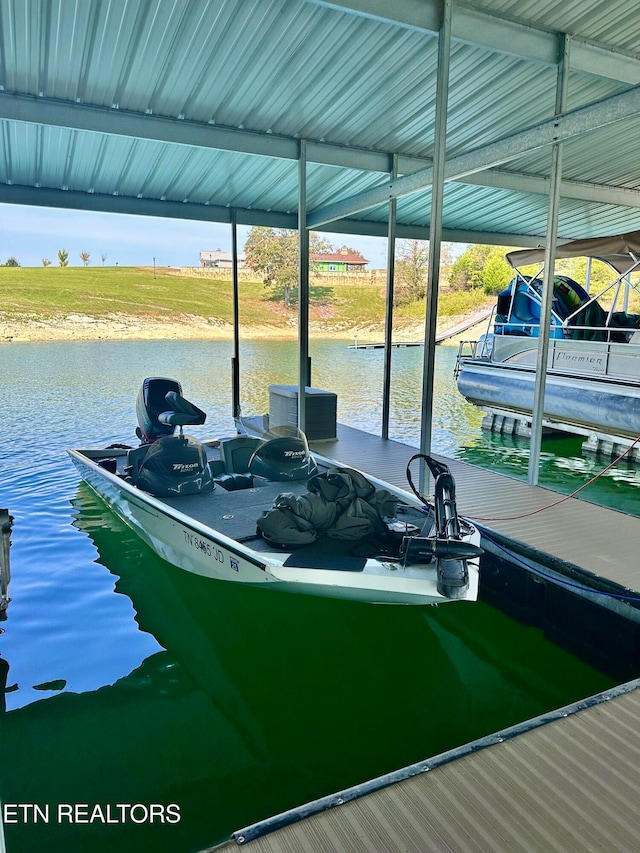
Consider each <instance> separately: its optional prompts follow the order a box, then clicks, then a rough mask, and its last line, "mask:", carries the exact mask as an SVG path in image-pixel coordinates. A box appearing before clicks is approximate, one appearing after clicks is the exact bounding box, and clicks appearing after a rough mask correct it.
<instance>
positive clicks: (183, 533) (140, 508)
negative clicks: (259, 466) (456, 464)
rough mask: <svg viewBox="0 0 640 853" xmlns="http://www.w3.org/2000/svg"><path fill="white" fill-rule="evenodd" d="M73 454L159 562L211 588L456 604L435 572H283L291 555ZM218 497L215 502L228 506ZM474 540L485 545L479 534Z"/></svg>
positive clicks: (374, 563)
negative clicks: (223, 528) (256, 544)
mask: <svg viewBox="0 0 640 853" xmlns="http://www.w3.org/2000/svg"><path fill="white" fill-rule="evenodd" d="M68 452H69V455H70V457H71V459H72V461H73V464H74V465H75V467H76V468H77V470H78V471H79V473H80V475H81V477H82V479H83V480H84V481H85V482H86V483H87V484H88V485H89V486H90V487H91V489H93V491H94V492H95V493H96V494H97V495H98V496H99V497H100V498H101V499H102V500H103V501H105V503H106V504H107V505H108V506H109V507H110V508H111V509H112V510H113V511H114V512H115V513H116V514H117V515H118V516H119V517H120V518H121V519H122V520H123V521H124V522H125V523H126V524H127V525H129V526H130V527H131V528H132V529H133V530H134V531H135V532H136V533H137V534H138V535H139V536H140V538H141V539H142V540H143V541H144V542H146V544H147V545H149V547H151V548H152V549H153V551H155V553H156V554H158V555H159V556H160V557H162V558H163V559H164V560H166V561H167V562H169V563H171V564H172V565H174V566H177V567H178V568H180V569H183V570H185V571H188V572H191V573H193V574H197V575H201V576H203V577H207V578H210V579H212V580H221V581H228V582H233V583H244V584H248V585H251V586H260V587H265V588H269V589H274V590H279V591H284V592H294V593H302V594H308V595H313V596H320V597H326V598H338V599H346V600H351V601H360V602H367V603H375V604H411V605H424V604H440V603H444V602H446V601H449V600H450V599H448V598H446V597H444V596H443V595H441V594H440V593H439V592H438V590H437V573H436V569H435V566H434V565H421V566H407V567H402V566H399V565H398V564H397V563H391V562H385V561H383V560H378V559H368V560H367V561H366V567H365V569H364V571H361V572H358V571H341V570H333V569H325V568H306V567H302V566H295V565H285V562H286V560H287V558H288V557H289V556H290V555H289V554H288V553H286V552H285V553H281V552H278V553H277V554H274V553H272V552H262V551H256V550H253V549H251V548H250V547H247V546H246V545H243V544H242V543H241V542H236V541H235V540H233V539H230V538H229V537H227V536H225V535H224V534H222V533H220V532H219V531H217V530H214V529H212V528H210V527H208V526H207V525H206V524H203V523H202V522H200V521H198V520H197V519H195V518H192V517H191V516H188V515H186V514H184V513H182V512H180V511H179V510H178V509H176V508H175V506H171V505H169V504H167V503H165V502H163V501H162V500H159V499H158V498H155V497H153V496H152V495H149V494H147V493H146V492H143V491H141V490H139V489H137V488H136V487H135V486H133V485H131V484H130V483H128V482H127V481H125V480H124V479H123V478H121V477H119V476H117V475H116V474H113V473H111V472H110V471H108V470H106V469H105V468H103V467H102V466H100V465H98V464H97V461H98V460H99V455H100V454H99V451H94V452H89V451H78V450H70V451H68ZM109 452H110V453H111V454H113V453H114V451H109ZM87 454H89V455H87ZM103 455H107V454H104V453H103ZM116 455H117V454H116ZM91 457H93V458H91ZM285 485H286V484H284V483H283V487H284V486H285ZM283 490H286V489H283ZM220 491H221V494H220V495H218V496H216V498H215V499H218V500H224V492H223V491H222V490H220ZM396 491H399V490H396ZM406 497H407V498H410V496H409V495H406ZM475 537H476V539H477V542H476V544H479V534H477V531H476V532H475ZM468 565H469V588H468V590H467V592H466V593H465V595H464V596H463V598H462V599H461V600H469V601H475V600H476V598H477V595H478V560H477V559H473V560H469V561H468Z"/></svg>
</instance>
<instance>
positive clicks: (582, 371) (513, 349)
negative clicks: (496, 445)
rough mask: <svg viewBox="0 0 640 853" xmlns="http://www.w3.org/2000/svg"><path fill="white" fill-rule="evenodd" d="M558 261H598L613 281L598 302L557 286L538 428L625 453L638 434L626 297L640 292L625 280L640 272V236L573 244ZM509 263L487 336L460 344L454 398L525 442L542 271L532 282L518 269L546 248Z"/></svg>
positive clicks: (639, 411) (636, 360) (638, 373)
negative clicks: (507, 282) (510, 275)
mask: <svg viewBox="0 0 640 853" xmlns="http://www.w3.org/2000/svg"><path fill="white" fill-rule="evenodd" d="M556 256H557V258H576V257H587V258H592V259H597V260H600V261H603V262H604V263H605V264H607V265H608V266H609V267H610V268H611V270H612V271H613V273H614V276H615V277H614V280H613V281H612V282H611V283H610V284H609V285H608V286H607V287H605V288H604V289H602V290H600V291H599V292H598V293H596V294H595V295H590V294H589V293H588V292H587V290H586V289H585V288H584V287H582V286H581V285H580V284H579V283H578V282H576V281H574V280H573V279H571V278H568V277H567V276H562V275H556V276H555V277H554V293H553V301H552V306H551V323H550V329H549V335H550V340H549V355H548V369H547V377H546V384H545V395H544V421H543V423H544V426H546V427H550V428H553V429H558V430H564V431H568V432H572V433H576V434H578V435H585V436H587V437H588V439H589V440H588V442H587V445H586V448H587V449H591V450H598V449H603V448H604V449H606V448H616V447H618V446H620V445H621V446H625V445H627V446H628V445H630V443H632V442H633V441H634V440H635V439H636V438H637V437H638V436H639V435H640V315H638V314H631V313H628V312H627V310H626V308H627V304H628V295H629V292H633V291H635V292H636V293H638V292H639V291H638V286H637V283H634V281H633V280H632V274H633V273H634V272H636V271H637V270H638V267H639V266H640V231H636V232H633V233H630V234H624V235H621V236H616V237H604V238H596V239H591V240H576V241H573V242H570V243H566V244H564V245H562V246H559V247H558V248H557V251H556ZM507 260H508V261H509V262H510V264H511V265H512V266H513V267H514V270H515V271H516V276H515V278H514V279H513V281H512V282H511V283H510V285H509V286H508V287H507V288H506V290H504V291H503V292H502V293H500V294H499V295H498V299H497V303H496V306H495V308H494V312H493V315H492V317H491V319H490V325H489V328H488V331H487V334H485V335H483V336H482V337H481V338H480V339H479V340H478V341H464V342H462V343H461V344H460V348H459V352H458V358H457V362H456V368H455V375H456V380H457V384H458V389H459V391H460V393H461V394H463V395H464V396H465V397H466V398H467V400H469V401H470V402H472V403H474V404H475V405H476V406H479V407H480V408H482V409H483V410H485V411H486V413H487V415H486V417H485V420H484V423H483V426H485V427H486V428H489V429H495V430H497V431H510V432H524V433H525V434H526V429H527V426H528V424H530V417H531V412H532V409H533V397H534V387H535V378H536V362H537V354H538V338H539V335H540V313H541V305H542V279H541V273H542V269H540V270H539V271H538V272H537V273H536V274H535V275H532V276H528V275H524V274H523V273H522V272H521V271H520V269H521V268H522V267H525V266H528V265H530V264H542V263H543V261H544V249H530V250H529V249H527V250H523V251H517V252H510V253H509V254H508V255H507ZM603 303H604V307H603ZM619 306H620V307H622V310H617V308H618V307H619ZM527 418H529V420H528V421H527ZM505 425H508V427H507V429H505Z"/></svg>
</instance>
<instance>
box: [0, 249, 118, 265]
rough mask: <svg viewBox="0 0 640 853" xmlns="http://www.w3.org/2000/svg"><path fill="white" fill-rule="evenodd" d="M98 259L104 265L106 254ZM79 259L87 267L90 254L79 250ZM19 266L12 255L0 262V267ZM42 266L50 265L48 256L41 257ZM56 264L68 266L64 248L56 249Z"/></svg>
mask: <svg viewBox="0 0 640 853" xmlns="http://www.w3.org/2000/svg"><path fill="white" fill-rule="evenodd" d="M100 259H101V260H102V265H103V266H104V262H105V261H106V260H107V255H106V254H102V255H100ZM80 260H81V261H82V263H83V264H84V266H85V267H88V266H89V263H90V262H91V254H90V253H89V252H80ZM19 266H21V264H20V263H19V262H18V260H17V258H15V257H13V256H11V257H10V258H7V260H6V261H5V262H4V263H3V264H0V267H19ZM42 266H43V267H50V266H51V261H50V260H49V258H43V259H42ZM58 266H61V267H68V266H69V252H67V250H66V249H58Z"/></svg>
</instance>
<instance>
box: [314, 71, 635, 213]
mask: <svg viewBox="0 0 640 853" xmlns="http://www.w3.org/2000/svg"><path fill="white" fill-rule="evenodd" d="M639 114H640V86H635V87H634V88H633V89H630V90H629V91H628V92H623V93H622V94H620V95H614V96H612V97H611V98H605V99H604V100H602V101H598V102H596V103H594V104H590V105H589V106H586V107H580V108H579V109H577V110H572V111H570V112H567V113H564V114H563V115H558V116H555V117H554V118H552V119H549V120H548V121H545V122H542V123H541V124H539V125H536V126H535V127H532V128H530V129H528V130H523V131H520V132H519V133H515V134H513V136H509V137H507V138H505V139H500V140H498V141H497V142H491V143H489V144H488V145H484V146H482V147H481V148H477V149H476V150H475V151H470V152H468V153H466V154H459V155H458V156H456V157H452V158H451V159H450V160H448V161H447V164H446V167H445V180H449V181H450V180H455V179H460V178H464V177H466V176H467V175H471V174H473V173H474V172H482V171H484V170H485V169H491V168H493V167H494V166H499V165H501V164H502V163H507V162H509V160H513V159H515V158H516V157H519V156H521V155H522V154H526V153H529V152H531V151H536V150H537V149H540V148H545V147H546V146H548V145H553V144H554V143H556V142H562V141H566V140H568V139H571V138H573V137H576V136H581V135H582V134H584V133H588V132H589V131H591V130H596V129H598V128H600V127H605V126H606V125H608V124H613V123H614V122H618V121H622V120H623V119H625V118H630V117H632V116H637V115H639ZM432 182H433V167H429V168H427V169H421V170H420V171H418V172H414V173H413V174H411V175H404V176H403V177H401V178H398V179H397V181H393V182H389V183H385V184H380V185H378V186H377V187H373V188H372V189H370V190H365V191H364V192H362V193H358V194H357V195H354V196H351V198H347V199H344V200H343V201H341V202H337V203H336V204H333V205H328V206H326V207H323V208H318V209H316V210H315V211H312V212H311V213H310V214H309V217H308V224H309V227H310V228H317V227H318V226H319V225H324V224H326V223H328V222H332V221H335V220H336V219H341V218H343V217H349V216H353V215H354V214H356V213H360V212H362V211H364V210H368V209H369V208H371V207H376V206H377V205H379V204H385V203H386V202H388V201H389V199H390V198H392V197H394V196H395V197H396V198H400V197H401V196H404V195H411V193H414V192H418V190H422V189H425V188H426V187H429V186H431V184H432Z"/></svg>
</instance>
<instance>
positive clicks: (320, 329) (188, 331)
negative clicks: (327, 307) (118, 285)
mask: <svg viewBox="0 0 640 853" xmlns="http://www.w3.org/2000/svg"><path fill="white" fill-rule="evenodd" d="M448 319H449V320H451V319H453V318H448ZM447 325H448V326H451V325H453V323H447ZM472 331H473V329H467V331H466V332H465V335H468V333H469V332H472ZM309 332H310V334H312V335H313V336H314V337H317V338H325V339H335V340H344V341H348V342H349V343H352V342H353V341H354V339H355V338H356V337H357V340H358V342H359V343H374V342H379V341H382V340H383V339H384V321H383V320H381V321H380V322H379V323H367V324H363V325H362V326H358V327H351V328H347V329H345V328H339V327H338V328H337V327H336V326H331V325H330V324H328V323H324V322H318V321H313V320H312V321H310V323H309ZM240 336H241V338H242V339H243V340H295V339H296V338H297V324H295V323H294V324H292V325H290V326H288V327H279V326H271V325H261V326H244V327H243V326H242V325H241V326H240ZM232 339H233V326H232V324H231V323H225V322H215V321H214V322H212V321H210V320H207V319H205V318H203V317H197V316H194V315H190V316H189V315H187V316H183V317H182V318H181V320H180V321H179V322H175V321H174V322H170V323H168V322H166V321H163V320H159V319H154V318H141V317H131V316H130V315H112V316H107V317H93V316H91V315H89V314H78V313H73V314H68V315H61V316H53V317H48V318H45V317H38V316H29V317H25V318H20V319H14V318H8V317H6V316H4V317H3V316H2V315H1V314H0V343H55V342H71V341H127V340H131V341H152V340H185V341H186V340H220V341H222V340H232ZM423 339H424V325H423V323H420V322H416V323H411V324H406V325H403V326H402V327H400V328H397V329H396V330H395V334H394V340H396V341H422V340H423ZM451 340H455V338H452V339H451Z"/></svg>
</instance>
